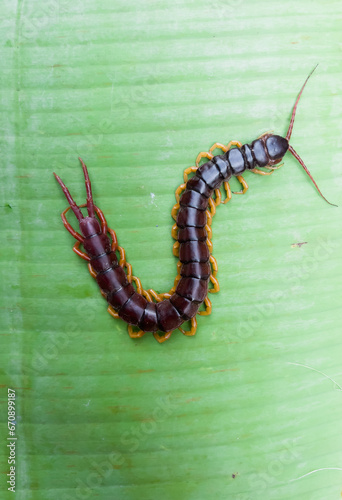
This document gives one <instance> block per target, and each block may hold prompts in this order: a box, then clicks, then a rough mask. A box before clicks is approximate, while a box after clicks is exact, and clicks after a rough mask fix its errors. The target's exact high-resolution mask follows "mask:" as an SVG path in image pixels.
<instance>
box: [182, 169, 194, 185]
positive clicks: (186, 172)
mask: <svg viewBox="0 0 342 500" xmlns="http://www.w3.org/2000/svg"><path fill="white" fill-rule="evenodd" d="M197 168H198V167H188V168H186V169H185V170H184V172H183V178H184V182H188V179H189V177H188V176H189V174H192V173H194V172H196V170H197Z"/></svg>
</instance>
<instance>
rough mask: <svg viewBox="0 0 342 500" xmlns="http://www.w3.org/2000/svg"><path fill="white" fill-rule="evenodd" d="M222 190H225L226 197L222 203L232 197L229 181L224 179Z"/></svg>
mask: <svg viewBox="0 0 342 500" xmlns="http://www.w3.org/2000/svg"><path fill="white" fill-rule="evenodd" d="M223 187H224V190H225V192H226V199H225V200H224V201H223V202H222V203H228V201H230V200H231V199H232V191H231V189H230V185H229V182H227V181H225V182H224V183H223Z"/></svg>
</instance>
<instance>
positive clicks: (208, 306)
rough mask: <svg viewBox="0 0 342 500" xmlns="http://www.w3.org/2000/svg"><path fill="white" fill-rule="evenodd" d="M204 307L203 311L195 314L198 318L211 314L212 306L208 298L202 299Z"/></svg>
mask: <svg viewBox="0 0 342 500" xmlns="http://www.w3.org/2000/svg"><path fill="white" fill-rule="evenodd" d="M204 306H205V309H204V311H199V312H198V313H197V314H199V315H200V316H209V314H211V312H212V306H211V301H210V299H209V298H208V297H206V298H205V299H204Z"/></svg>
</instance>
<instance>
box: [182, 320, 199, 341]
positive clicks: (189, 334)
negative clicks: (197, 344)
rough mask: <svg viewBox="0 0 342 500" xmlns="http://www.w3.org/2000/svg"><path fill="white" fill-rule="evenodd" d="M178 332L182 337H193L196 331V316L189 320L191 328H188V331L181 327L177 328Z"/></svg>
mask: <svg viewBox="0 0 342 500" xmlns="http://www.w3.org/2000/svg"><path fill="white" fill-rule="evenodd" d="M178 330H180V331H181V332H182V334H183V335H186V336H188V337H191V336H192V335H195V333H196V330H197V319H196V316H194V317H193V318H191V328H190V330H184V329H183V328H181V327H179V328H178Z"/></svg>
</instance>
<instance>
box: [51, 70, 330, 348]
mask: <svg viewBox="0 0 342 500" xmlns="http://www.w3.org/2000/svg"><path fill="white" fill-rule="evenodd" d="M311 74H312V72H311V73H310V75H311ZM310 75H309V76H308V77H307V79H306V81H305V82H304V85H303V86H302V88H301V91H300V93H299V95H298V97H297V100H296V102H295V105H294V107H293V111H292V116H291V122H290V126H289V129H288V132H287V135H286V137H285V138H284V137H281V136H279V135H274V134H270V133H266V134H263V135H262V136H260V137H259V138H258V139H256V140H255V141H254V142H252V143H251V144H245V145H243V146H242V145H241V144H240V143H235V144H238V147H235V148H232V149H228V148H229V146H228V147H225V146H222V145H220V144H215V145H214V146H213V147H212V148H211V149H210V151H212V150H213V149H216V148H220V149H222V151H224V154H221V155H217V156H213V155H212V154H211V153H200V155H199V156H198V158H199V157H201V158H202V157H206V158H208V159H209V161H207V162H206V163H204V164H202V165H201V166H199V163H198V161H199V160H198V161H197V162H196V166H197V167H198V168H193V167H191V169H190V170H191V171H194V176H193V177H192V178H191V179H190V180H187V182H186V185H183V186H180V187H181V188H182V189H184V192H183V193H182V195H181V197H180V199H179V205H178V204H177V205H175V207H174V209H175V208H179V211H178V214H177V219H176V227H174V229H175V232H174V234H176V236H174V237H175V238H176V239H177V246H178V250H179V261H180V270H179V276H177V279H178V278H179V279H178V282H177V284H176V286H175V287H174V288H173V289H172V290H171V292H172V293H170V294H163V296H164V300H162V296H160V295H158V294H157V293H156V292H154V291H152V290H150V292H154V295H153V297H154V298H155V299H156V300H157V302H153V301H152V298H151V296H150V295H149V294H148V293H147V292H146V291H144V290H142V287H141V284H140V291H141V292H142V293H140V291H139V288H138V287H137V289H136V288H135V287H134V286H133V285H132V276H131V275H130V277H129V276H128V273H127V274H126V272H125V270H124V267H125V265H126V267H127V263H126V261H125V259H122V258H121V259H120V260H119V261H118V258H117V255H116V250H117V249H118V247H117V245H116V235H115V233H114V231H112V230H110V229H108V228H107V223H106V219H105V217H104V215H103V214H102V212H101V210H100V209H99V208H97V207H96V206H95V205H94V202H93V198H92V192H91V184H90V180H89V176H88V171H87V167H86V166H85V164H84V163H83V161H82V160H81V159H80V160H81V163H82V167H83V172H84V176H85V184H86V190H87V203H86V207H87V210H88V216H87V217H84V216H83V214H82V212H81V210H80V208H79V207H78V206H77V205H76V203H75V202H74V200H73V198H72V197H71V195H70V193H69V191H68V189H67V188H66V186H65V184H64V183H63V182H62V180H61V179H60V178H59V177H58V176H57V175H56V174H54V175H55V177H56V179H57V181H58V183H59V184H60V186H61V187H62V190H63V192H64V194H65V196H66V198H67V200H68V202H69V205H70V206H69V207H68V208H67V209H66V210H65V211H64V212H63V214H62V219H63V222H64V225H65V227H66V229H67V230H68V231H69V232H70V233H71V234H72V236H74V238H75V239H76V240H77V243H76V245H75V246H74V251H75V252H76V253H77V254H78V255H79V256H80V257H82V258H83V259H85V260H87V261H88V262H89V265H90V271H91V274H92V275H93V277H94V278H95V279H96V281H97V283H98V285H99V287H100V290H101V293H102V295H103V296H104V297H106V299H107V301H108V303H109V306H110V307H109V312H110V313H111V314H112V315H113V316H115V317H120V318H121V319H123V320H124V321H126V322H127V323H128V324H129V325H134V326H137V327H138V328H139V329H140V330H139V332H138V333H135V334H134V333H133V332H132V330H131V331H130V329H129V333H130V336H131V337H134V338H136V337H139V336H142V335H143V334H144V333H145V332H153V333H154V335H155V337H156V338H157V340H158V341H159V342H163V341H164V340H166V338H168V337H169V335H168V332H172V331H173V330H175V329H176V328H180V326H181V325H182V323H184V322H185V321H188V320H193V319H194V318H195V316H196V314H197V313H198V309H199V307H200V305H201V304H202V303H203V302H204V301H205V300H206V298H207V294H208V285H209V280H211V279H212V278H213V274H212V266H211V262H212V257H211V255H210V248H211V242H210V240H209V237H208V232H207V229H209V227H208V225H207V214H208V205H209V203H210V198H211V197H212V196H213V193H214V191H215V194H216V196H218V194H219V192H218V191H217V190H218V189H219V188H220V186H221V184H222V183H225V187H226V183H228V181H229V179H230V178H231V177H232V176H237V177H238V179H239V180H240V182H241V179H243V178H242V177H240V176H241V174H242V173H243V172H244V171H246V170H250V171H252V172H254V173H258V174H262V175H268V174H270V173H272V171H273V170H274V169H275V168H278V167H275V165H276V164H278V163H279V162H280V161H281V160H282V158H283V156H284V155H285V153H286V152H287V151H288V150H289V151H290V152H291V154H292V155H293V156H294V157H295V158H296V159H297V160H298V161H299V163H300V164H301V165H302V167H303V168H304V169H305V171H306V172H307V173H308V175H309V176H310V178H311V180H312V181H313V183H314V184H315V186H316V188H317V190H318V192H319V193H320V194H321V196H322V197H323V198H324V196H323V195H322V193H321V192H320V190H319V189H318V186H317V184H316V183H315V181H314V180H313V178H312V176H311V174H310V172H309V170H308V169H307V167H306V166H305V165H304V163H303V161H302V160H301V158H300V157H299V156H298V154H297V153H296V152H295V151H294V149H293V148H292V146H290V145H289V139H290V137H291V133H292V128H293V122H294V117H295V112H296V108H297V104H298V101H299V99H300V96H301V94H302V92H303V89H304V87H305V85H306V82H307V81H308V79H309V77H310ZM230 144H231V143H230ZM262 167H266V169H268V170H271V172H265V171H260V170H259V168H262ZM188 170H189V169H188ZM185 172H186V171H185ZM243 185H244V188H245V189H247V188H248V186H247V183H246V182H245V181H244V180H243ZM227 186H228V188H229V185H228V184H227ZM245 189H244V190H245ZM226 191H227V194H228V190H227V188H226ZM243 192H244V191H243ZM229 193H230V190H229ZM324 199H325V198H324ZM227 201H228V200H227ZM326 201H327V200H326ZM328 203H329V202H328ZM70 208H71V209H72V210H73V212H74V214H75V215H76V217H77V219H78V221H79V226H80V231H81V233H82V234H79V233H78V232H76V231H75V230H74V229H73V228H72V226H71V225H70V224H69V223H68V221H67V220H66V218H65V214H66V212H67V211H68V210H69V209H70ZM96 215H97V217H96ZM99 220H100V222H101V224H100V222H99ZM108 232H109V233H110V234H111V237H112V239H110V238H109V236H108ZM80 243H82V244H83V247H84V250H85V252H82V251H81V250H80V249H79V245H80ZM209 243H210V245H209ZM119 248H120V247H119ZM121 250H122V251H123V249H121ZM123 252H124V251H123ZM133 278H134V280H135V282H136V283H137V281H139V283H140V280H138V279H137V278H135V277H133ZM216 291H218V288H217V290H216ZM143 292H145V293H143ZM165 295H167V296H168V297H167V298H165ZM209 303H210V301H209ZM110 308H112V309H110ZM199 314H201V313H199ZM206 314H208V313H206ZM181 330H182V329H181ZM157 331H161V332H164V333H165V334H164V336H162V337H161V336H159V335H158V334H157V333H156V332H157ZM195 331H196V329H195V328H194V331H193V329H192V330H191V331H190V332H184V331H183V330H182V332H183V333H184V334H187V335H193V334H194V333H195Z"/></svg>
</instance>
